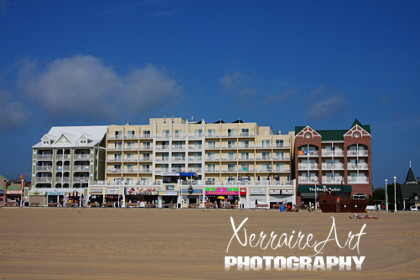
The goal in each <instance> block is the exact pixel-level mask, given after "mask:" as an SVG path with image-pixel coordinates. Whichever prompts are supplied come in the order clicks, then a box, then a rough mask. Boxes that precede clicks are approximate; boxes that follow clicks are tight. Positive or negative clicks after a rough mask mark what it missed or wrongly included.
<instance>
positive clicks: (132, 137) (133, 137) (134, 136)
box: [124, 134, 139, 139]
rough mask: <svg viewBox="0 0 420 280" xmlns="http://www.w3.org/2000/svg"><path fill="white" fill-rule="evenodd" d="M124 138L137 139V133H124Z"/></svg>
mask: <svg viewBox="0 0 420 280" xmlns="http://www.w3.org/2000/svg"><path fill="white" fill-rule="evenodd" d="M124 139H139V137H138V135H133V134H129V135H124Z"/></svg>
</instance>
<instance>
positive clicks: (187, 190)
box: [181, 188, 203, 194]
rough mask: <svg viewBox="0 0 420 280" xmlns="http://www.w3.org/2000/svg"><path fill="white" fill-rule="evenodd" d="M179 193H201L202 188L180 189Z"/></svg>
mask: <svg viewBox="0 0 420 280" xmlns="http://www.w3.org/2000/svg"><path fill="white" fill-rule="evenodd" d="M181 193H183V194H202V193H203V190H202V189H189V188H188V189H181Z"/></svg>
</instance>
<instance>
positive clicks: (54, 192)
mask: <svg viewBox="0 0 420 280" xmlns="http://www.w3.org/2000/svg"><path fill="white" fill-rule="evenodd" d="M48 195H55V196H57V195H64V193H62V192H58V191H52V192H48Z"/></svg>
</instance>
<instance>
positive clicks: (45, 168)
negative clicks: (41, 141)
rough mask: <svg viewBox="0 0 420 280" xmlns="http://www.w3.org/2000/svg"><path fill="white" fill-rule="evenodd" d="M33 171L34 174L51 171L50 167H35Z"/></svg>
mask: <svg viewBox="0 0 420 280" xmlns="http://www.w3.org/2000/svg"><path fill="white" fill-rule="evenodd" d="M35 171H36V172H45V171H47V172H51V171H52V166H37V167H35Z"/></svg>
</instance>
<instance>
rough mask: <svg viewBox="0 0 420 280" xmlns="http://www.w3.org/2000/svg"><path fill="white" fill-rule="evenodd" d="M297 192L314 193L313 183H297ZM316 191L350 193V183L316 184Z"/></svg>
mask: <svg viewBox="0 0 420 280" xmlns="http://www.w3.org/2000/svg"><path fill="white" fill-rule="evenodd" d="M298 191H299V192H301V193H312V192H313V193H314V192H315V185H299V189H298ZM316 192H319V193H322V192H325V193H326V192H344V193H351V185H317V186H316Z"/></svg>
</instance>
